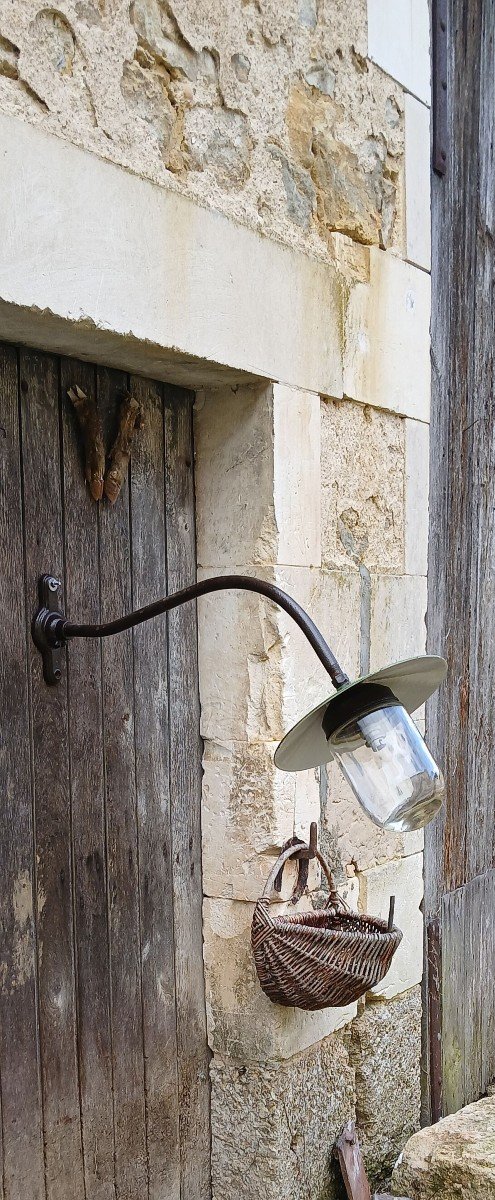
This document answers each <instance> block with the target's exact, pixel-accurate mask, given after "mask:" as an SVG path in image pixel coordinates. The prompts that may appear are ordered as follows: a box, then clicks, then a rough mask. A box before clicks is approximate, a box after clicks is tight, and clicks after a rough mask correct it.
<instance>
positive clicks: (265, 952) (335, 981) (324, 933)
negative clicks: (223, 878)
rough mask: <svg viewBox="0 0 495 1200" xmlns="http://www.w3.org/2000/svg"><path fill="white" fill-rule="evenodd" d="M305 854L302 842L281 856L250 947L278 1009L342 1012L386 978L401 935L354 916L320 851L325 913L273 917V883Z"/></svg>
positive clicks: (374, 919) (377, 922) (259, 907)
mask: <svg viewBox="0 0 495 1200" xmlns="http://www.w3.org/2000/svg"><path fill="white" fill-rule="evenodd" d="M301 849H307V847H306V846H305V844H304V843H303V842H301V843H300V844H299V846H291V847H289V848H288V849H286V850H284V851H283V853H282V854H281V855H280V857H279V859H278V860H277V862H276V863H275V866H274V867H273V870H272V871H271V873H270V876H269V878H268V880H267V882H266V885H265V888H264V891H263V895H262V896H261V897H260V899H259V900H258V902H257V904H256V907H255V910H254V914H253V921H252V926H251V945H252V949H253V954H254V961H255V964H256V970H257V973H258V979H259V981H260V984H261V987H262V989H263V991H264V992H265V994H266V995H267V996H269V998H270V1000H273V1002H274V1003H275V1004H283V1005H289V1006H290V1007H291V1008H305V1009H310V1010H313V1009H317V1008H341V1007H344V1006H345V1005H347V1004H351V1003H352V1001H353V1000H357V999H358V998H359V996H362V995H363V994H364V993H365V992H367V991H368V990H369V989H370V988H372V987H374V985H375V984H377V983H379V982H380V980H381V979H383V977H384V975H386V974H387V971H388V969H389V967H390V964H391V962H392V958H393V956H394V954H395V951H396V949H397V947H398V945H399V943H400V942H401V940H402V933H401V931H400V929H397V927H396V926H395V925H392V928H391V929H389V928H388V926H387V923H386V921H382V920H380V919H379V918H378V917H370V916H367V915H366V914H361V913H354V912H351V911H350V909H349V908H348V907H347V905H346V904H345V902H344V901H343V900H342V899H341V897H340V896H339V895H338V893H337V891H336V890H335V885H334V881H333V877H332V873H331V871H330V869H329V867H328V865H327V863H326V862H325V860H324V858H323V857H322V855H321V854H320V852H319V851H318V850H317V851H316V857H317V858H318V861H319V862H320V863H321V866H322V868H323V870H324V872H325V875H326V877H327V880H328V884H329V889H330V895H329V899H328V902H327V905H326V908H324V909H321V910H320V911H317V912H304V913H295V914H293V915H292V914H284V915H282V916H277V915H274V913H273V909H272V907H271V905H270V894H271V891H272V888H273V883H274V880H275V878H276V876H277V875H278V873H279V871H280V870H281V869H283V867H284V865H285V863H286V862H287V860H288V859H289V858H293V857H294V856H295V855H297V853H298V851H299V850H301ZM296 888H297V885H296ZM295 890H296V889H295Z"/></svg>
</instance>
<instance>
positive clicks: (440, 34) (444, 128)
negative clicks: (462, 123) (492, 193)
mask: <svg viewBox="0 0 495 1200" xmlns="http://www.w3.org/2000/svg"><path fill="white" fill-rule="evenodd" d="M447 21H448V0H433V3H432V9H431V48H432V85H433V95H432V123H433V140H432V167H433V170H434V171H435V172H436V174H437V175H445V172H446V170H447V141H448V103H447V101H448V93H447Z"/></svg>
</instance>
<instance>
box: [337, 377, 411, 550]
mask: <svg viewBox="0 0 495 1200" xmlns="http://www.w3.org/2000/svg"><path fill="white" fill-rule="evenodd" d="M321 457H322V462H321V482H322V561H323V563H324V564H325V566H327V567H329V568H330V569H331V568H335V567H343V566H347V567H351V566H353V567H354V569H355V570H357V569H358V568H359V566H360V565H361V564H364V565H365V566H366V568H367V570H369V571H391V572H394V573H395V574H399V573H400V572H401V571H402V570H403V569H404V422H403V420H402V419H401V418H400V417H398V416H396V415H395V414H392V413H385V412H379V411H378V410H376V409H373V408H371V407H370V406H367V407H364V408H363V406H362V405H361V404H355V403H352V402H351V401H349V400H342V401H338V400H337V401H336V400H333V401H332V400H330V401H327V402H323V403H322V405H321Z"/></svg>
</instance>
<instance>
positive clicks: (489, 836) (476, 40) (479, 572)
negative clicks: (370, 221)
mask: <svg viewBox="0 0 495 1200" xmlns="http://www.w3.org/2000/svg"><path fill="white" fill-rule="evenodd" d="M447 7H448V10H449V11H448V22H447V27H448V38H447V41H448V74H447V81H448V87H447V97H448V142H447V163H446V173H445V174H444V175H443V176H437V175H434V176H433V262H432V285H433V288H432V290H433V306H432V312H433V319H432V338H433V351H432V364H433V370H432V385H433V388H432V425H431V498H430V499H431V508H430V511H431V537H430V545H431V552H430V565H429V600H428V630H429V645H430V647H431V649H432V650H433V649H435V650H436V651H438V650H441V651H442V650H443V651H444V652H445V654H446V657H447V659H448V664H449V673H448V678H447V682H446V684H445V686H444V687H443V689H442V691H441V693H440V695H439V696H438V697H435V698H434V699H433V700H432V702H431V704H430V707H429V714H428V729H427V734H428V738H429V741H430V743H431V745H432V748H433V749H434V750H436V752H437V754H438V758H439V760H440V761H441V762H442V763H443V766H444V769H445V774H446V780H447V805H446V810H445V813H444V815H443V818H442V819H440V820H437V821H436V822H435V823H434V825H433V826H430V827H429V828H428V829H427V830H426V853H425V893H426V899H425V916H426V928H427V950H428V956H427V972H426V975H427V977H429V989H428V990H429V996H428V1015H429V1020H430V1030H429V1054H428V1058H427V1065H429V1067H430V1091H431V1096H432V1115H433V1117H437V1116H439V1115H440V1113H441V1112H442V1111H444V1112H451V1111H454V1110H456V1109H458V1108H460V1107H461V1106H462V1105H463V1104H465V1103H467V1102H469V1101H471V1100H476V1099H478V1097H479V1096H480V1095H482V1094H483V1093H484V1092H485V1090H486V1088H487V1086H488V1084H489V1083H490V1082H491V1081H492V1080H493V1078H494V1076H495V870H494V868H495V799H494V798H495V437H494V430H495V399H494V355H495V303H494V286H495V162H494V143H495V128H494V126H495V71H494V55H495V4H493V2H491V0H490V2H489V0H486V2H485V0H483V2H480V3H472V2H471V0H449V2H448V5H447Z"/></svg>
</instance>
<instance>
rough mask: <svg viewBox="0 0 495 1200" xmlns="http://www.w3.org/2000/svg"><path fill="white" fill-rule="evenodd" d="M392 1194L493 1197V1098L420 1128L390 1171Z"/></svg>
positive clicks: (427, 1199)
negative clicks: (428, 1126)
mask: <svg viewBox="0 0 495 1200" xmlns="http://www.w3.org/2000/svg"><path fill="white" fill-rule="evenodd" d="M392 1186H393V1190H394V1193H395V1195H398V1194H400V1195H402V1194H403V1193H406V1194H407V1195H408V1196H410V1197H411V1200H434V1198H436V1197H438V1196H443V1197H444V1198H445V1200H447V1198H448V1200H488V1198H489V1197H490V1196H495V1096H488V1097H487V1098H486V1099H484V1100H478V1102H477V1103H476V1104H469V1105H468V1107H467V1108H462V1109H461V1110H460V1112H458V1113H454V1114H453V1115H452V1116H450V1117H444V1119H443V1120H442V1121H438V1122H437V1124H436V1125H431V1126H430V1128H429V1129H421V1130H420V1132H419V1133H415V1134H414V1136H413V1137H412V1138H410V1140H409V1141H408V1142H407V1145H406V1146H405V1149H404V1151H403V1153H402V1154H401V1156H400V1159H399V1161H398V1163H397V1166H396V1168H395V1171H394V1174H393V1185H392Z"/></svg>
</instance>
